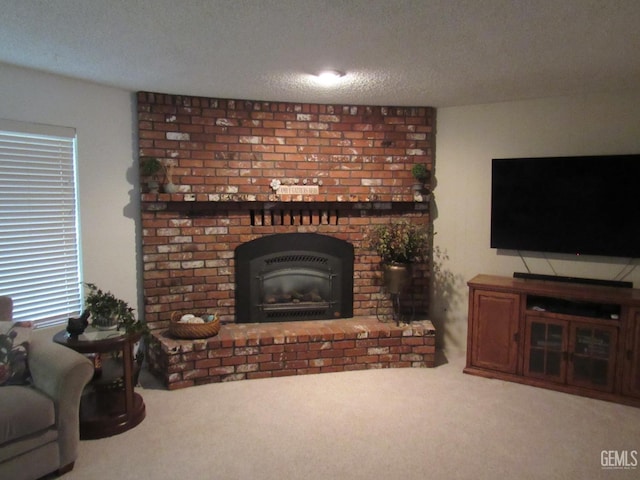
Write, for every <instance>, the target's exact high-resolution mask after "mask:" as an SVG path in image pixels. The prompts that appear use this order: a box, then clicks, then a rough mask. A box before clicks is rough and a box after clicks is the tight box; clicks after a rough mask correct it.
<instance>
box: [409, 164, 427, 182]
mask: <svg viewBox="0 0 640 480" xmlns="http://www.w3.org/2000/svg"><path fill="white" fill-rule="evenodd" d="M411 175H413V178H415V179H416V180H419V181H421V182H424V181H425V180H426V179H427V178H429V170H427V166H426V165H424V164H423V163H416V164H415V165H414V166H413V167H412V168H411Z"/></svg>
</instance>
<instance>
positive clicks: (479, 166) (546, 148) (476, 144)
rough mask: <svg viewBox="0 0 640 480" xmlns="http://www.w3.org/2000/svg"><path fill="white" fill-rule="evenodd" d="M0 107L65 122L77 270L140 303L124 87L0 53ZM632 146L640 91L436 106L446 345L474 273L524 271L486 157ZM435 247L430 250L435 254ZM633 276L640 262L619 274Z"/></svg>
mask: <svg viewBox="0 0 640 480" xmlns="http://www.w3.org/2000/svg"><path fill="white" fill-rule="evenodd" d="M0 116H1V117H2V118H7V119H10V120H18V121H27V122H36V123H45V124H51V125H61V126H66V127H74V128H76V130H77V135H78V155H79V176H80V181H79V188H80V208H81V223H82V225H81V226H82V249H83V260H84V262H83V266H84V278H85V280H86V281H91V282H94V283H97V284H98V285H100V286H101V287H102V288H105V289H108V290H111V291H112V292H114V293H115V294H116V295H117V296H119V297H121V298H123V299H125V300H126V301H128V302H129V304H130V305H132V306H135V308H136V309H137V311H140V309H141V307H142V306H141V304H140V303H139V292H140V289H139V288H138V287H139V280H138V277H139V275H138V265H139V263H138V259H137V257H136V254H137V253H136V252H137V250H136V244H137V238H139V236H138V235H137V234H136V228H137V225H138V223H139V222H138V217H139V191H138V186H137V184H138V181H137V178H136V176H137V170H136V169H134V168H133V165H134V160H135V158H136V152H137V144H136V123H135V98H134V95H133V93H132V92H128V91H125V90H120V89H116V88H109V87H105V86H100V85H96V84H93V83H89V82H83V81H79V80H73V79H68V78H64V77H60V76H55V75H48V74H44V73H40V72H36V71H33V70H27V69H21V68H16V67H12V66H8V65H3V64H0ZM630 152H633V153H638V152H640V94H627V95H602V96H584V97H567V98H553V99H543V100H532V101H523V102H509V103H501V104H491V105H478V106H468V107H455V108H442V109H439V110H438V120H437V136H436V175H435V176H436V181H437V186H436V189H435V192H434V201H435V206H436V211H435V221H434V226H435V231H436V232H437V234H436V236H435V238H434V246H435V248H436V256H435V263H436V266H437V267H438V271H437V272H436V274H435V282H434V292H433V295H434V298H433V303H432V312H431V317H432V319H433V321H434V323H435V324H436V327H437V328H438V331H439V341H440V344H441V345H442V344H443V343H444V346H445V347H446V348H447V349H449V350H460V351H463V350H464V349H465V348H466V326H467V286H466V282H467V281H468V280H469V279H470V278H472V277H473V276H474V275H476V274H478V273H490V274H501V275H507V276H510V275H512V273H513V272H514V271H525V270H526V269H525V267H524V265H523V264H522V262H521V260H520V259H519V257H516V256H508V255H498V254H497V252H496V250H492V249H490V248H489V204H490V185H491V175H490V163H491V159H492V158H494V157H517V156H546V155H582V154H608V153H630ZM438 252H439V253H438ZM526 260H527V263H528V264H529V267H530V268H531V270H532V271H533V272H535V273H552V271H551V267H550V265H551V266H553V269H554V270H555V272H556V273H558V274H559V275H572V276H584V277H595V278H606V279H610V278H615V277H616V276H617V275H618V274H619V272H621V271H622V270H623V268H624V266H625V265H624V261H621V260H616V259H606V258H591V259H589V258H582V259H580V260H576V259H574V258H570V257H568V256H550V255H549V256H547V257H546V258H534V257H533V256H528V257H527V258H526ZM626 279H627V280H631V281H633V282H634V285H635V286H636V287H640V268H638V269H636V270H634V271H633V272H632V273H631V274H630V275H629V276H628V277H627V278H626Z"/></svg>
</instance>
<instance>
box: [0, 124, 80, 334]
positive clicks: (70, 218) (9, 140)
mask: <svg viewBox="0 0 640 480" xmlns="http://www.w3.org/2000/svg"><path fill="white" fill-rule="evenodd" d="M75 150H76V139H75V130H74V129H70V128H64V127H53V126H46V125H32V124H24V123H21V122H12V121H6V120H0V295H8V296H11V297H12V298H13V305H14V307H13V308H14V310H13V319H14V321H19V320H31V321H34V322H36V324H37V326H46V325H51V324H54V323H59V322H61V321H66V320H67V319H68V318H69V316H72V315H77V314H78V313H79V312H80V309H81V307H82V281H81V272H80V248H79V234H78V232H79V228H78V208H77V188H76V168H75V167H76V162H75V157H76V155H75Z"/></svg>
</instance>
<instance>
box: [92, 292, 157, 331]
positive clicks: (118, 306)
mask: <svg viewBox="0 0 640 480" xmlns="http://www.w3.org/2000/svg"><path fill="white" fill-rule="evenodd" d="M86 285H87V289H88V293H87V295H86V297H85V307H86V309H87V311H88V312H89V314H90V318H91V324H92V325H93V326H94V327H95V328H98V329H101V330H109V329H115V328H117V329H118V330H119V329H121V328H123V329H124V330H125V331H126V332H127V333H135V332H142V333H144V332H145V330H146V325H144V324H143V323H141V322H140V321H138V320H137V319H136V318H135V316H134V315H133V308H131V307H129V304H128V303H127V302H125V301H124V300H120V299H119V298H116V297H115V295H113V293H111V292H104V291H103V290H101V289H100V288H98V287H97V286H96V285H95V284H93V283H87V284H86Z"/></svg>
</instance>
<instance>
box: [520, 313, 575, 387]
mask: <svg viewBox="0 0 640 480" xmlns="http://www.w3.org/2000/svg"><path fill="white" fill-rule="evenodd" d="M566 331H567V325H566V322H562V321H557V320H548V319H543V318H539V317H531V316H528V317H527V319H526V341H525V346H526V348H525V364H524V374H525V375H527V376H530V377H539V378H544V379H546V380H553V381H557V382H564V381H565V372H566V368H565V357H566V350H567V349H566Z"/></svg>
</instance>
